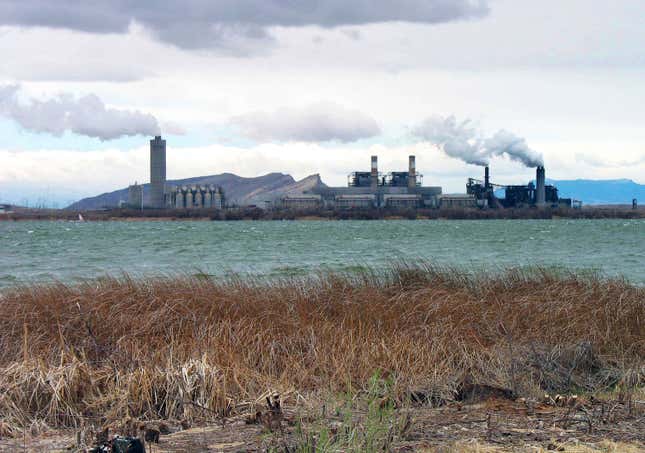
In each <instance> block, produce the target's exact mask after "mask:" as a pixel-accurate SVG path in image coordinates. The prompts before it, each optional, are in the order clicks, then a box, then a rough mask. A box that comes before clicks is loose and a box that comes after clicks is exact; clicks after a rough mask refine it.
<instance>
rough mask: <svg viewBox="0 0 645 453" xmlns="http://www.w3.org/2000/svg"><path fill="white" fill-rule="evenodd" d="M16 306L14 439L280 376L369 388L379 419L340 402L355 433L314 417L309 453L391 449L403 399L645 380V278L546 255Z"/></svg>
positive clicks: (192, 403) (237, 405) (163, 288)
mask: <svg viewBox="0 0 645 453" xmlns="http://www.w3.org/2000/svg"><path fill="white" fill-rule="evenodd" d="M0 313H2V316H0V437H2V436H3V435H5V436H6V435H20V433H22V432H24V431H25V430H29V429H32V430H33V427H34V426H36V427H37V426H41V425H43V426H49V427H74V426H79V425H80V424H82V422H83V420H88V419H91V420H97V421H98V422H97V423H100V424H101V423H111V422H118V421H120V420H124V419H127V418H132V419H137V420H159V419H164V420H181V421H188V422H192V421H195V420H196V419H197V418H200V419H218V420H220V419H225V418H227V417H232V416H235V415H236V414H242V413H251V412H253V407H254V406H253V405H254V404H255V402H256V401H257V400H258V397H261V396H262V395H264V394H266V392H267V391H275V392H278V393H279V394H281V395H283V400H284V401H289V404H292V405H295V406H297V405H298V402H299V401H308V402H309V404H310V405H311V404H313V403H312V401H318V402H322V401H325V398H327V397H328V395H346V394H350V393H348V388H351V389H352V391H353V392H354V393H353V395H367V399H366V400H365V401H366V402H365V408H364V409H365V410H364V413H365V419H364V420H367V422H361V423H360V424H355V423H353V422H352V421H351V412H352V411H351V410H350V409H351V408H352V407H353V406H352V404H357V403H356V401H357V400H356V399H352V400H351V401H349V402H348V403H347V404H346V405H343V404H341V406H339V407H340V409H337V411H340V412H339V413H340V414H346V415H345V416H341V418H343V417H349V418H350V420H345V422H344V424H343V426H345V427H347V428H344V429H345V431H343V432H345V437H342V436H339V435H338V434H337V433H335V434H334V436H333V437H331V435H330V434H329V431H328V428H326V427H323V426H321V427H318V428H316V426H315V423H313V424H310V425H307V424H306V423H305V424H303V425H302V427H301V428H298V429H300V431H298V432H297V433H296V437H297V438H299V439H300V441H301V442H300V444H299V445H300V447H298V448H299V450H298V451H322V450H320V449H317V450H312V449H311V448H309V447H307V445H311V444H312V442H314V441H315V442H317V444H318V445H320V442H323V441H324V442H327V443H329V444H330V445H335V447H334V448H336V449H339V448H340V449H355V450H356V451H358V450H360V449H361V448H363V447H360V446H361V445H362V446H365V445H366V444H365V443H361V442H367V441H368V440H369V441H370V442H371V441H374V442H378V443H379V445H380V446H379V447H378V448H376V447H375V449H377V450H378V449H382V448H387V442H390V441H391V440H392V436H393V434H392V433H393V432H396V433H400V432H401V431H402V430H403V429H404V428H402V427H401V426H399V425H400V424H403V425H405V424H406V421H405V420H404V419H402V418H401V414H400V413H398V412H397V415H396V416H393V415H392V411H393V410H394V408H395V407H397V408H398V407H404V406H405V405H406V404H411V403H415V404H422V405H426V406H428V407H440V406H442V405H445V404H449V403H451V402H454V401H461V402H467V401H468V400H469V399H471V398H473V397H476V396H477V395H481V394H487V393H488V394H496V395H497V394H499V395H503V396H505V397H508V398H513V399H515V398H519V397H522V398H527V399H530V398H535V399H541V398H543V395H544V394H545V393H548V394H551V395H555V394H563V395H565V394H572V393H575V394H595V395H599V394H601V393H612V394H618V393H620V394H621V395H622V398H625V395H627V394H633V393H634V392H638V391H641V390H639V389H642V387H643V379H644V377H645V365H644V363H645V362H644V355H645V353H644V351H645V288H642V287H637V286H633V285H631V284H629V283H627V282H625V281H623V280H621V279H613V280H611V279H604V278H599V277H596V276H593V275H577V274H570V273H563V272H562V271H555V270H548V269H539V268H535V269H524V270H509V271H507V272H506V273H504V274H502V275H496V276H493V275H483V274H479V275H470V274H466V273H463V272H458V271H454V270H450V269H437V268H433V267H432V266H409V265H401V266H397V267H395V268H392V269H391V270H389V271H385V272H376V271H363V272H362V273H360V274H347V275H343V274H321V275H318V276H314V277H309V278H303V279H295V278H291V279H284V280H263V279H257V278H256V279H254V278H250V277H249V278H246V277H244V278H243V277H238V278H229V279H227V280H224V281H222V280H212V279H209V278H204V277H201V276H194V277H191V276H183V277H168V278H157V279H146V280H137V279H133V278H130V277H128V276H121V277H118V278H103V279H100V280H97V281H88V282H87V283H83V284H78V285H65V284H62V283H58V284H47V285H33V286H25V287H17V288H13V289H9V290H6V291H4V293H2V294H1V295H0ZM343 399H344V397H340V401H341V402H342V401H343ZM260 401H261V400H260ZM321 404H322V403H321ZM314 406H316V405H315V404H314ZM316 407H317V409H316V410H317V411H318V412H320V410H321V409H320V406H316ZM343 408H344V409H343ZM348 408H349V409H348ZM328 410H331V408H328ZM603 410H604V409H603ZM630 410H631V409H630ZM347 414H349V415H347ZM383 420H385V422H384V421H383ZM392 420H394V421H392ZM393 423H395V424H396V426H397V428H396V430H394V431H393V428H392V426H393V425H392V424H393ZM366 427H371V428H366ZM294 429H295V428H294ZM369 429H372V430H373V432H371V431H369ZM366 430H367V431H366ZM298 436H299V437H298ZM361 436H362V437H361ZM325 439H326V440H325ZM361 439H362V440H361ZM350 446H352V447H351V448H350ZM294 448H295V447H294ZM312 448H313V447H312ZM283 451H284V450H283ZM325 451H326V450H325Z"/></svg>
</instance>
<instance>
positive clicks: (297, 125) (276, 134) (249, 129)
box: [230, 103, 381, 143]
mask: <svg viewBox="0 0 645 453" xmlns="http://www.w3.org/2000/svg"><path fill="white" fill-rule="evenodd" d="M230 123H231V124H232V125H233V126H235V127H237V128H239V129H240V132H241V133H242V134H243V135H244V136H246V137H248V138H251V139H253V140H256V141H259V142H266V141H280V142H327V141H338V142H343V143H347V142H354V141H357V140H360V139H364V138H370V137H374V136H376V135H379V134H380V133H381V130H380V128H379V126H378V124H377V123H376V121H375V120H374V119H373V118H371V117H369V116H367V115H365V114H364V113H361V112H359V111H357V110H351V109H346V108H344V107H342V106H340V105H337V104H332V103H317V104H312V105H309V106H307V107H305V108H301V109H292V108H282V109H279V110H276V111H274V112H253V113H247V114H244V115H239V116H236V117H233V118H231V120H230Z"/></svg>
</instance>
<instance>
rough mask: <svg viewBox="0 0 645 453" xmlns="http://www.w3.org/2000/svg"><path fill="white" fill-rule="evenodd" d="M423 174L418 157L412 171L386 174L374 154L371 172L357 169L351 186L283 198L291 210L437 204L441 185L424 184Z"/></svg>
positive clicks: (349, 178)
mask: <svg viewBox="0 0 645 453" xmlns="http://www.w3.org/2000/svg"><path fill="white" fill-rule="evenodd" d="M422 180H423V175H421V174H419V173H418V172H417V170H416V159H415V157H414V156H410V157H409V159H408V171H393V172H390V173H387V174H385V175H383V174H381V173H379V171H378V157H377V156H372V158H371V169H370V171H355V172H352V173H350V174H349V175H348V176H347V187H316V188H314V189H312V190H310V191H308V192H305V193H304V194H302V195H288V196H284V197H282V198H281V200H280V202H281V206H282V207H283V208H288V209H306V208H319V207H326V208H338V209H372V208H383V207H391V208H420V207H424V206H425V207H436V206H437V203H438V197H439V195H441V187H424V186H423V185H422Z"/></svg>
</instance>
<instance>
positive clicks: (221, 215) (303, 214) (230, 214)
mask: <svg viewBox="0 0 645 453" xmlns="http://www.w3.org/2000/svg"><path fill="white" fill-rule="evenodd" d="M81 212H82V213H83V216H84V218H85V220H95V221H104V220H119V219H124V220H139V219H141V220H146V219H148V220H151V219H152V220H154V219H162V220H200V219H201V220H300V219H320V220H385V219H409V220H415V219H454V220H487V219H555V218H570V219H643V218H645V208H642V207H641V208H638V209H632V208H631V207H625V206H613V207H612V206H604V207H594V206H588V207H587V206H586V207H584V208H582V209H570V208H554V209H552V208H547V209H536V208H514V209H511V208H509V209H479V208H442V209H427V208H422V209H395V208H387V209H358V208H357V209H300V210H294V209H271V210H264V209H261V208H259V207H238V208H228V209H226V210H218V209H146V210H143V211H141V210H138V209H127V208H124V209H105V210H97V211H81ZM78 213H79V211H73V210H52V209H33V210H26V209H22V210H17V211H16V212H12V213H7V214H0V221H2V220H77V219H78Z"/></svg>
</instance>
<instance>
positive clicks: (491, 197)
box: [127, 136, 576, 210]
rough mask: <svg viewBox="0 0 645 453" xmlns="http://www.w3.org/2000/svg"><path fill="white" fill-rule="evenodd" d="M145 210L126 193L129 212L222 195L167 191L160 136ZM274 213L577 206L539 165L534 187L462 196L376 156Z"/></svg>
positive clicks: (217, 204) (493, 188)
mask: <svg viewBox="0 0 645 453" xmlns="http://www.w3.org/2000/svg"><path fill="white" fill-rule="evenodd" d="M147 200H148V202H147V203H145V205H144V193H143V186H141V185H139V184H134V185H131V186H130V187H129V189H128V202H127V204H128V205H129V206H130V207H137V208H138V207H141V208H144V207H145V208H152V209H224V208H226V207H227V204H226V197H225V194H224V190H223V189H222V188H221V187H219V186H214V185H190V186H170V185H168V184H167V182H166V141H165V140H163V139H162V138H161V137H160V136H156V137H155V138H154V139H152V140H150V193H149V196H148V198H147ZM266 206H271V207H273V208H277V209H291V210H308V209H323V208H325V209H379V208H390V209H418V208H480V209H503V208H524V207H538V208H542V207H572V206H573V207H576V203H575V201H572V200H571V199H564V198H559V196H558V189H557V188H556V187H554V186H551V185H546V175H545V169H544V166H538V167H537V170H536V178H535V183H533V182H530V183H528V184H526V185H499V184H494V183H492V182H491V180H490V169H489V167H488V166H486V167H485V170H484V179H483V180H478V179H474V178H469V179H468V182H467V184H466V193H462V194H443V193H442V190H441V187H439V186H424V185H423V175H421V174H420V173H418V172H417V170H416V158H415V156H409V157H408V169H407V171H391V172H388V173H385V174H383V173H380V172H379V168H378V157H377V156H372V158H371V169H370V171H354V172H352V173H350V174H349V176H348V178H347V186H346V187H327V186H325V185H320V186H317V187H314V188H312V189H310V190H307V191H305V192H304V193H298V194H287V195H283V196H280V197H277V198H276V199H274V200H266Z"/></svg>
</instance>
